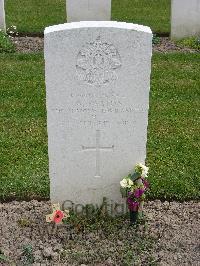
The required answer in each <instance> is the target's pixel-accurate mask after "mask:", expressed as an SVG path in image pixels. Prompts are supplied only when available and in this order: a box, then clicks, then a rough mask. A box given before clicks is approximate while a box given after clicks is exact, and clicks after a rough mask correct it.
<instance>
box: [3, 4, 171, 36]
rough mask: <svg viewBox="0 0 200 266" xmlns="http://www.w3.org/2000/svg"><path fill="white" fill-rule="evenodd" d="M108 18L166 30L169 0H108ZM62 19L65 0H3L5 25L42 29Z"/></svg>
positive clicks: (168, 16)
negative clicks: (110, 9) (110, 1)
mask: <svg viewBox="0 0 200 266" xmlns="http://www.w3.org/2000/svg"><path fill="white" fill-rule="evenodd" d="M112 20H117V21H125V22H133V23H138V24H143V25H147V26H150V27H151V28H152V29H153V31H154V32H169V31H170V0H112ZM65 21H66V0H42V1H41V0H6V22H7V26H8V27H10V26H11V25H15V26H17V30H18V32H29V33H32V32H43V31H44V28H45V27H46V26H49V25H54V24H60V23H64V22H65Z"/></svg>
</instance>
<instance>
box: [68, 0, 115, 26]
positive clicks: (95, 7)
mask: <svg viewBox="0 0 200 266" xmlns="http://www.w3.org/2000/svg"><path fill="white" fill-rule="evenodd" d="M66 6H67V21H68V22H74V21H93V20H94V21H99V20H102V21H108V20H110V19H111V0H67V5H66Z"/></svg>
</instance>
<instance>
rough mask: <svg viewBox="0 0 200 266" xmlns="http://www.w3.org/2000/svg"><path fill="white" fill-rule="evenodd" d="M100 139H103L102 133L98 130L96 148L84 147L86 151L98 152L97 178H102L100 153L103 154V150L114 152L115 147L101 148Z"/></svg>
mask: <svg viewBox="0 0 200 266" xmlns="http://www.w3.org/2000/svg"><path fill="white" fill-rule="evenodd" d="M100 138H101V132H100V130H96V146H95V147H86V146H82V149H83V150H84V151H87V150H88V151H89V150H94V151H96V173H95V177H101V174H100V153H101V150H104V151H113V150H114V145H112V146H111V147H106V146H103V147H101V144H100Z"/></svg>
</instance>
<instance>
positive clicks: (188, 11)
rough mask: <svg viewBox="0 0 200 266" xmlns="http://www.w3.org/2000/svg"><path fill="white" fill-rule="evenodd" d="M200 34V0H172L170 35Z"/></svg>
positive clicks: (182, 36) (178, 37) (173, 36)
mask: <svg viewBox="0 0 200 266" xmlns="http://www.w3.org/2000/svg"><path fill="white" fill-rule="evenodd" d="M191 36H200V0H172V4H171V37H172V38H173V39H181V38H185V37H191Z"/></svg>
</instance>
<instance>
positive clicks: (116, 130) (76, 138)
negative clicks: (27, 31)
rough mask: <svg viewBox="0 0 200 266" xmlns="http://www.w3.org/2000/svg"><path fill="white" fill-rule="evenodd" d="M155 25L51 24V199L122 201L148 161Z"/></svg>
mask: <svg viewBox="0 0 200 266" xmlns="http://www.w3.org/2000/svg"><path fill="white" fill-rule="evenodd" d="M151 54H152V33H151V30H150V28H149V27H144V26H140V25H134V24H128V23H123V22H122V23H119V22H79V23H78V22H77V23H76V22H74V23H68V24H63V25H58V26H52V27H48V28H46V29H45V63H46V64H45V67H46V71H45V72H46V90H47V127H48V152H49V167H50V180H51V185H50V186H51V200H52V201H53V202H60V203H62V202H63V201H65V200H71V201H73V202H74V203H75V204H77V203H79V204H88V203H93V204H101V203H102V199H103V197H106V198H107V199H109V200H112V201H114V202H118V203H119V202H120V201H121V194H120V191H119V189H120V186H119V182H120V180H121V179H122V178H123V177H124V176H126V175H127V174H128V173H129V172H130V171H131V170H132V169H133V167H134V166H135V164H136V163H138V162H143V163H144V161H145V157H146V141H147V123H148V106H149V89H150V71H151Z"/></svg>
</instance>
